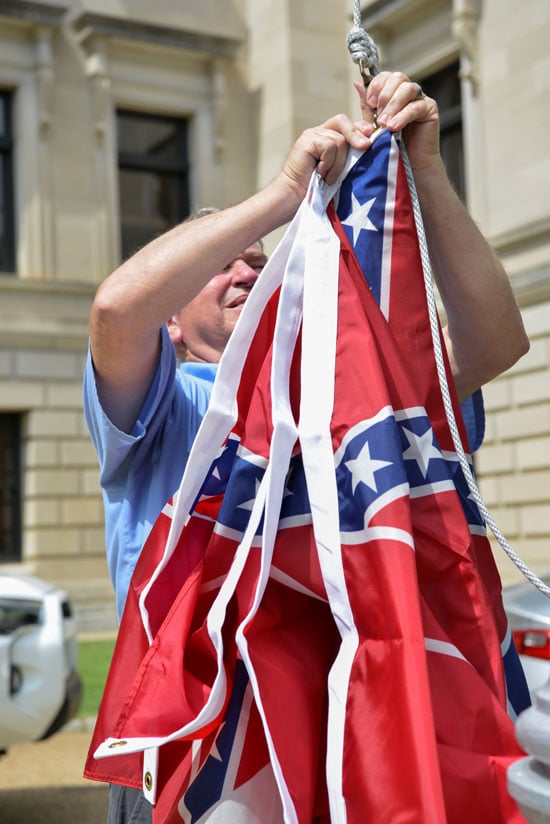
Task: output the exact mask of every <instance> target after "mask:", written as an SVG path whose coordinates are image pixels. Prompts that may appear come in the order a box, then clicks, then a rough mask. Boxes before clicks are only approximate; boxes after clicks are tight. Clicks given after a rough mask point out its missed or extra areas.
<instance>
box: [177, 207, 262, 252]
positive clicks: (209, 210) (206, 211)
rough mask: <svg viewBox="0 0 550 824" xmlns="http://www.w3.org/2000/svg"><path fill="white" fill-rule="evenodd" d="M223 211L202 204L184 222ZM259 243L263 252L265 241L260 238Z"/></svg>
mask: <svg viewBox="0 0 550 824" xmlns="http://www.w3.org/2000/svg"><path fill="white" fill-rule="evenodd" d="M222 211H223V209H219V208H218V207H217V206H202V207H201V208H200V209H195V211H194V212H191V214H190V215H188V216H187V217H186V218H185V220H184V221H183V222H184V223H189V222H190V221H191V220H198V218H199V217H204V216H205V215H213V214H214V213H215V212H222ZM257 243H258V245H259V247H260V248H261V250H262V252H263V251H265V250H264V242H263V240H262V238H260V240H258V241H257Z"/></svg>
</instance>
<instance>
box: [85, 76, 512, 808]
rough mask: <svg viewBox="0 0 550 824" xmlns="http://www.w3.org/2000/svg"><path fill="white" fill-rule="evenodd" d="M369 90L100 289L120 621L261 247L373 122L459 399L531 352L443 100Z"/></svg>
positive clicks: (96, 396)
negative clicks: (240, 192) (264, 180)
mask: <svg viewBox="0 0 550 824" xmlns="http://www.w3.org/2000/svg"><path fill="white" fill-rule="evenodd" d="M358 92H359V95H360V101H361V108H362V115H363V120H362V121H360V122H359V123H353V122H352V121H351V120H349V119H348V118H347V117H345V116H344V115H338V116H336V117H333V118H331V119H330V120H328V121H326V122H325V123H324V124H322V125H321V126H319V127H316V128H313V129H308V130H306V131H305V132H304V133H303V134H302V136H301V137H300V138H299V139H298V140H297V142H296V143H295V145H294V147H293V148H292V150H291V152H290V154H289V156H288V158H287V160H286V162H285V164H284V166H283V168H282V170H281V172H280V173H279V174H278V175H277V176H276V178H275V179H274V180H273V181H272V182H271V183H269V184H268V185H267V186H266V187H265V188H264V189H263V190H262V191H260V192H258V193H257V194H255V195H253V196H252V197H250V198H248V199H247V200H245V201H244V202H242V203H240V204H237V205H236V206H233V207H231V208H229V209H225V210H223V211H220V212H214V213H211V214H207V215H204V216H202V217H200V218H199V219H197V220H193V221H189V222H186V223H184V224H181V225H179V226H177V227H175V228H174V229H172V230H170V231H169V232H167V233H166V234H164V235H163V236H161V237H159V238H157V239H155V240H154V241H152V242H151V243H150V244H148V245H147V246H146V247H144V248H143V249H142V250H140V251H139V252H137V253H136V254H135V255H134V256H133V257H132V258H130V259H129V260H127V261H125V262H124V263H123V264H122V265H121V266H120V267H119V268H118V269H117V270H116V271H115V272H114V273H113V274H112V275H111V276H110V277H109V278H107V280H106V281H105V282H104V283H103V284H102V286H101V287H100V289H99V290H98V293H97V296H96V299H95V301H94V305H93V307H92V312H91V322H90V356H89V361H88V366H87V370H86V376H85V406H86V413H87V419H88V424H89V427H90V431H91V434H92V438H93V440H94V443H95V445H96V448H97V451H98V456H99V460H100V464H101V484H102V487H103V490H104V499H105V511H106V531H107V552H108V561H109V569H110V573H111V577H112V580H113V584H114V586H115V589H116V593H117V608H118V611H119V615H120V614H121V612H122V609H123V605H124V601H125V598H126V593H127V589H128V584H129V580H130V577H131V574H132V570H133V568H134V565H135V563H136V560H137V558H138V556H139V552H140V551H141V548H142V546H143V543H144V541H145V539H146V537H147V535H148V533H149V530H150V528H151V526H152V524H153V523H154V521H155V520H156V518H157V516H158V514H159V512H160V510H161V509H162V507H163V506H164V504H165V502H166V500H167V499H168V498H169V497H170V496H171V495H172V494H173V492H174V491H175V490H176V489H177V488H178V486H179V483H180V480H181V476H182V474H183V469H184V467H185V463H186V461H187V457H188V454H189V450H190V448H191V444H192V442H193V439H194V436H195V434H196V432H197V429H198V426H199V424H200V421H201V419H202V416H203V415H204V412H205V410H206V408H207V405H208V399H209V394H210V387H211V384H212V381H213V378H214V374H215V369H216V366H215V364H217V363H218V361H219V359H220V357H221V354H222V352H223V350H224V347H225V345H226V343H227V340H228V339H229V336H230V334H231V332H232V330H233V328H234V325H235V323H236V320H237V318H238V316H239V314H240V311H241V309H242V306H243V304H244V302H245V301H246V299H247V296H248V293H249V291H250V289H251V288H252V287H253V285H254V283H255V281H256V278H257V277H258V273H259V271H260V270H261V268H262V266H263V265H264V263H265V255H264V253H263V250H262V247H261V245H260V243H259V239H260V238H262V237H263V236H264V235H266V234H267V233H268V232H270V231H272V230H273V229H275V228H277V227H279V226H281V225H283V224H284V223H286V222H287V221H289V220H290V219H291V218H292V217H293V215H294V213H295V212H296V210H297V208H298V206H299V204H300V202H301V201H302V200H303V198H304V196H305V193H306V188H307V185H308V182H309V179H310V177H311V174H312V172H313V171H314V170H317V172H318V173H319V174H320V175H321V176H322V177H323V178H324V179H325V180H326V181H327V183H329V184H331V183H334V182H335V181H336V179H337V178H338V175H339V173H340V171H341V169H342V167H343V164H344V161H345V157H346V155H347V151H348V147H349V146H353V147H354V148H357V149H360V150H364V149H367V148H368V147H369V145H370V137H371V135H372V133H373V131H374V128H375V125H374V117H373V112H375V111H376V112H377V120H378V124H379V125H383V126H386V127H387V128H389V129H390V130H392V131H398V130H403V132H404V136H405V141H406V145H407V150H408V154H409V158H410V161H411V165H412V169H413V173H414V177H415V183H416V188H417V191H418V195H419V198H420V202H421V206H422V212H423V218H424V222H425V227H426V233H427V238H428V244H429V247H430V253H431V258H432V262H433V268H434V275H435V277H436V280H437V284H438V287H439V292H440V294H441V296H442V300H443V302H444V305H445V310H446V314H447V326H446V328H445V330H444V337H445V344H446V348H447V352H448V356H449V360H450V364H451V369H452V374H453V378H454V381H455V385H456V389H457V392H458V395H459V398H460V400H461V401H465V400H466V399H467V398H469V397H470V396H472V395H473V394H474V393H475V392H476V391H477V390H478V389H479V387H480V386H481V385H482V384H483V383H486V382H487V381H488V380H490V379H492V378H493V377H495V376H496V375H497V374H499V373H500V372H502V371H504V370H505V369H507V368H508V367H510V366H511V365H512V364H513V363H514V362H515V361H516V360H517V359H518V358H519V357H520V356H521V355H523V354H524V353H525V352H526V351H527V349H528V342H527V338H526V335H525V331H524V329H523V324H522V321H521V317H520V314H519V311H518V309H517V306H516V303H515V300H514V297H513V294H512V290H511V287H510V284H509V281H508V278H507V276H506V274H505V272H504V270H503V268H502V266H501V265H500V263H499V262H498V260H497V259H496V257H495V256H494V254H493V252H492V251H491V249H490V247H489V246H488V245H487V243H486V241H485V240H484V238H483V237H482V235H481V234H480V232H479V231H478V229H477V227H476V226H475V224H474V223H473V221H472V220H471V219H470V217H469V216H468V214H467V212H466V210H465V209H464V207H463V205H462V204H461V202H460V200H459V199H458V198H457V196H456V194H455V193H454V191H453V189H452V187H451V185H450V183H449V181H448V179H447V177H446V174H445V171H444V167H443V164H442V161H441V158H440V155H439V150H438V131H439V120H438V112H437V105H436V103H435V101H433V100H431V99H429V98H426V97H424V96H422V97H419V96H418V87H417V84H415V83H411V82H410V81H409V80H408V78H407V77H405V76H404V75H403V74H401V73H390V72H381V73H380V74H379V75H377V76H376V77H375V78H374V79H373V80H372V81H371V83H370V85H369V88H368V91H367V90H365V89H364V88H363V87H361V86H358ZM449 227H452V231H450V230H449ZM487 307H490V309H491V311H490V312H488V311H487ZM174 349H176V350H178V354H179V355H180V356H181V358H182V361H183V363H182V365H181V366H179V367H176V355H175V351H174ZM469 403H470V402H469ZM470 411H471V407H470ZM478 424H479V416H478ZM472 437H473V439H474V440H477V435H474V436H471V438H472ZM475 446H476V444H475V443H472V444H471V447H472V449H474V448H475ZM150 815H151V813H150V808H149V806H148V804H147V803H144V802H143V798H142V796H141V795H140V794H139V793H138V792H137V791H134V790H127V791H126V788H115V789H114V790H113V796H112V801H111V807H110V817H109V822H110V823H111V824H115V822H117V824H124V822H127V821H130V820H131V821H132V822H138V824H139V823H140V822H146V821H150ZM131 816H133V817H131Z"/></svg>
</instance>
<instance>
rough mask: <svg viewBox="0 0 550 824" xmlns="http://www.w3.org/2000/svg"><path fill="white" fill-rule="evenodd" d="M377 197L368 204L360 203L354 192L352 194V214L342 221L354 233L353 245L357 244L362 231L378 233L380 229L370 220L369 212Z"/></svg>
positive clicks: (367, 202)
mask: <svg viewBox="0 0 550 824" xmlns="http://www.w3.org/2000/svg"><path fill="white" fill-rule="evenodd" d="M375 200H376V198H375V197H373V198H371V199H370V200H367V201H366V203H363V204H361V203H359V201H358V200H357V198H356V197H355V195H354V194H353V192H352V193H351V213H350V214H349V215H348V217H347V218H346V219H345V220H343V221H342V224H343V225H344V226H349V227H350V228H351V230H352V231H353V245H354V246H355V244H356V243H357V238H358V237H359V232H360V231H361V229H366V230H367V231H369V232H377V231H378V229H377V228H376V226H375V225H374V223H373V222H372V220H370V219H369V212H370V210H371V208H372V205H373V203H374V201H375Z"/></svg>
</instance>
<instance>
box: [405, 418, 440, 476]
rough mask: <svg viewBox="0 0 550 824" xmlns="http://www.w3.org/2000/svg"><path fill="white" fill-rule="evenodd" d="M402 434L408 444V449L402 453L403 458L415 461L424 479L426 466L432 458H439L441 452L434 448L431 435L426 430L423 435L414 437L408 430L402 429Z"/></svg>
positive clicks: (426, 471)
mask: <svg viewBox="0 0 550 824" xmlns="http://www.w3.org/2000/svg"><path fill="white" fill-rule="evenodd" d="M403 432H404V433H405V436H406V438H407V440H408V442H409V448H408V449H406V450H405V451H404V452H403V458H404V459H405V460H409V461H416V462H417V464H418V468H419V469H420V471H421V472H422V475H423V476H424V477H426V476H427V474H428V464H429V463H430V460H431V459H432V458H441V452H440V451H439V449H438V448H437V447H436V446H434V443H433V433H432V430H431V429H427V430H426V432H424V434H423V435H416V434H415V433H414V432H411V430H410V429H405V427H403Z"/></svg>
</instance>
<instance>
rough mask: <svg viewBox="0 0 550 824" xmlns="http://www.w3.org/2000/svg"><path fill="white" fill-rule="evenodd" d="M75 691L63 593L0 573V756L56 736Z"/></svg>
mask: <svg viewBox="0 0 550 824" xmlns="http://www.w3.org/2000/svg"><path fill="white" fill-rule="evenodd" d="M81 689H82V687H81V681H80V677H79V675H78V673H77V635H76V623H75V619H74V617H73V614H72V608H71V604H70V602H69V599H68V596H67V593H66V592H64V591H63V590H60V589H57V588H56V587H54V586H52V585H51V584H47V583H45V582H44V581H41V580H39V579H38V578H33V577H31V576H25V575H5V574H0V752H5V751H6V750H8V749H9V748H10V747H12V746H13V745H14V744H19V743H22V742H26V741H38V740H42V739H44V738H48V737H49V736H50V735H53V733H55V732H57V731H58V730H59V729H60V728H61V727H62V726H63V725H64V724H66V723H67V721H69V720H70V719H71V718H72V717H73V716H74V715H75V713H76V712H77V710H78V706H79V703H80V696H81Z"/></svg>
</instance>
